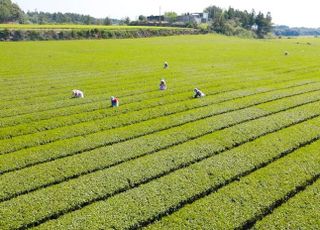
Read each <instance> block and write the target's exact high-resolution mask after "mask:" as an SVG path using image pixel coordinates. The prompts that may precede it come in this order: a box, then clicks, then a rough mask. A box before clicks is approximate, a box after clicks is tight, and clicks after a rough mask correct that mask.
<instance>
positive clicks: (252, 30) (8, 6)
mask: <svg viewBox="0 0 320 230" xmlns="http://www.w3.org/2000/svg"><path fill="white" fill-rule="evenodd" d="M204 12H206V13H208V15H209V22H208V24H207V25H206V28H205V30H207V31H208V32H217V33H221V34H226V35H238V36H246V37H258V38H263V37H265V36H267V35H268V34H269V33H270V32H271V31H272V17H271V14H270V13H267V14H266V15H264V14H263V13H261V12H259V13H257V14H256V13H255V11H254V10H252V11H251V12H248V11H246V10H245V11H241V10H237V9H234V8H232V7H229V8H228V9H227V10H224V9H222V8H220V7H217V6H209V7H207V8H206V9H205V10H204ZM166 16H167V18H170V22H171V23H173V22H174V21H175V20H174V18H175V17H177V14H176V13H174V12H168V13H167V15H166ZM139 20H143V21H145V20H146V17H144V16H142V15H141V16H140V17H139ZM8 22H18V23H21V24H26V23H33V24H85V25H110V24H130V19H129V18H128V17H126V18H125V19H123V20H115V19H110V18H108V17H106V18H103V19H98V18H94V17H91V16H89V15H81V14H75V13H45V12H37V11H35V12H27V13H24V12H23V11H22V10H21V9H20V7H19V6H18V5H17V4H15V3H12V2H11V0H0V23H8ZM185 26H186V27H194V28H199V29H203V25H198V24H197V23H193V24H192V23H191V24H190V23H187V24H186V25H185Z"/></svg>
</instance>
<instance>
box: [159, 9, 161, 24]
mask: <svg viewBox="0 0 320 230" xmlns="http://www.w3.org/2000/svg"><path fill="white" fill-rule="evenodd" d="M159 24H161V6H159Z"/></svg>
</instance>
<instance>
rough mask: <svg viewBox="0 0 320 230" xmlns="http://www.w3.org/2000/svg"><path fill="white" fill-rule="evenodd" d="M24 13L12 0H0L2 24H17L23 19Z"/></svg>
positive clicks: (0, 21) (0, 20)
mask: <svg viewBox="0 0 320 230" xmlns="http://www.w3.org/2000/svg"><path fill="white" fill-rule="evenodd" d="M23 16H24V13H23V11H22V10H21V9H20V8H19V6H18V5H17V4H13V3H12V2H11V0H0V23H4V22H15V21H21V20H22V19H23Z"/></svg>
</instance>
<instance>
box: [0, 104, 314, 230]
mask: <svg viewBox="0 0 320 230" xmlns="http://www.w3.org/2000/svg"><path fill="white" fill-rule="evenodd" d="M306 107H308V105H307V106H302V107H298V108H295V109H292V110H288V111H284V112H281V113H276V114H274V115H270V116H266V117H263V118H260V119H255V118H254V117H252V121H250V122H244V123H242V124H239V125H236V126H234V127H230V128H228V129H224V130H221V131H218V132H214V133H212V134H211V135H207V136H204V137H202V138H201V139H195V140H193V141H189V142H188V143H187V144H184V145H180V146H177V147H173V148H170V149H168V150H164V151H161V152H158V153H157V154H154V155H150V157H146V158H143V159H151V163H143V159H139V160H136V161H132V162H128V164H129V165H119V167H120V169H119V168H111V169H110V170H111V171H113V170H115V172H118V173H122V172H126V171H128V173H129V175H127V176H122V177H120V176H112V174H111V175H104V171H101V172H97V173H96V174H89V175H88V176H84V177H80V178H79V179H76V180H71V181H70V183H71V184H72V186H71V188H72V191H74V192H75V193H76V194H78V195H76V194H73V193H71V191H70V193H68V192H62V193H61V194H63V198H62V197H61V199H60V198H59V199H50V200H51V201H52V202H58V203H59V204H52V205H49V206H50V207H51V208H52V209H54V210H55V209H56V207H60V206H61V205H68V206H69V205H71V206H69V207H66V208H65V210H68V209H71V210H72V209H74V208H76V207H79V206H80V204H79V203H74V204H73V205H72V200H73V199H77V197H79V198H80V199H81V200H82V202H83V203H82V205H83V204H91V203H92V202H94V201H95V200H96V199H97V198H95V199H94V200H93V201H91V202H89V201H87V200H83V198H84V197H85V196H89V197H90V195H91V194H92V195H93V196H96V195H97V194H98V193H99V191H101V190H104V189H108V190H109V189H111V188H114V187H115V190H116V191H119V192H121V191H122V190H123V189H122V188H118V186H117V184H118V183H125V185H126V186H127V188H131V187H136V186H135V184H136V183H135V180H134V179H133V178H134V176H135V175H139V174H140V173H142V174H145V173H156V172H157V170H160V171H159V172H158V175H157V174H156V175H154V176H151V179H150V180H153V179H156V178H158V177H160V179H159V180H162V179H161V178H162V176H164V175H166V174H168V176H169V177H170V175H171V173H172V172H174V171H176V170H178V169H180V168H184V167H187V166H188V165H190V164H194V163H196V162H198V161H201V160H204V159H206V158H208V157H210V156H214V155H216V154H219V153H221V152H224V151H227V150H230V149H232V148H235V147H237V146H240V145H243V144H245V143H250V142H252V141H254V140H255V139H257V138H259V137H263V136H266V135H267V134H269V133H274V132H276V131H279V130H282V129H285V128H286V127H290V126H292V125H294V124H299V123H302V124H301V126H302V129H301V130H305V129H306V127H308V126H310V125H311V126H314V123H316V124H318V123H319V117H318V116H319V115H320V114H319V113H320V112H319V111H318V115H315V114H316V113H315V111H314V108H315V104H312V106H310V105H309V109H307V108H306ZM301 111H308V112H309V114H308V113H305V114H303V113H301ZM238 115H239V113H238ZM234 117H237V116H236V114H235V115H234ZM313 117H318V118H317V119H314V120H312V118H313ZM308 120H310V122H307V124H305V123H304V121H308ZM204 121H206V120H204ZM207 124H208V125H210V124H209V123H207ZM200 127H204V126H200ZM256 127H260V129H256ZM313 131H314V132H315V133H317V134H316V135H315V133H314V132H310V133H312V135H315V136H316V137H314V136H313V138H320V135H319V132H320V128H318V129H313ZM239 134H240V135H239ZM300 134H301V131H300ZM299 136H300V135H299ZM225 137H228V138H227V139H226V138H225ZM300 138H301V136H300ZM277 140H278V139H277ZM280 143H281V142H280ZM157 156H159V157H160V159H162V161H165V162H166V163H164V162H161V161H160V159H159V158H156V159H155V160H152V159H153V158H154V157H157ZM188 162H189V163H188ZM247 163H250V162H247ZM131 164H136V165H137V166H138V167H139V168H140V169H135V170H132V169H133V168H134V167H133V166H131ZM175 165H176V166H175ZM170 166H171V167H173V168H171V169H170ZM174 166H175V167H174ZM250 166H251V167H252V164H250ZM122 167H124V169H127V170H124V169H122ZM162 167H165V168H167V167H169V168H167V170H164V171H162V170H163V169H162ZM201 168H203V167H201ZM187 169H188V168H187ZM186 171H188V170H186ZM107 172H108V169H107ZM133 172H134V173H133ZM178 172H179V171H178ZM99 174H101V176H102V178H103V179H98V178H99V176H97V175H99ZM42 175H43V174H42ZM192 175H194V174H192ZM88 177H89V178H90V179H88ZM93 178H95V179H93ZM121 178H122V179H121ZM163 178H167V177H163ZM176 178H177V176H176ZM179 178H185V177H184V176H181V175H180V176H179ZM196 178H198V179H199V181H200V182H201V181H202V180H203V177H196ZM77 180H85V181H82V182H79V181H77ZM108 180H111V182H109V183H110V184H109V183H108V184H106V185H103V184H101V183H107V181H108ZM150 180H147V178H146V176H144V177H143V178H142V182H140V183H143V181H150ZM163 180H165V179H163ZM171 181H176V179H174V180H171ZM182 181H183V182H185V180H183V179H182ZM67 183H69V182H67ZM92 183H97V184H96V185H95V186H94V185H93V184H92ZM155 183H156V182H155ZM152 184H153V182H150V183H148V185H146V186H148V187H151V188H150V189H151V191H156V190H158V189H155V190H154V189H153V186H152ZM77 185H81V186H85V189H83V190H82V189H80V188H79V189H75V186H77ZM185 185H186V184H185ZM185 185H184V186H185ZM57 186H58V187H59V191H61V190H62V189H63V188H66V187H68V186H66V185H65V184H63V183H62V184H61V185H57ZM162 186H163V184H162ZM95 187H96V189H97V190H93V189H94V188H95ZM156 187H158V186H156ZM160 187H161V186H159V188H160ZM191 187H192V188H190V189H191V191H193V190H194V189H199V188H200V187H199V186H195V187H194V186H191ZM193 187H194V188H193ZM51 189H53V190H54V191H55V189H54V186H51V187H49V188H47V189H45V190H49V191H50V190H51ZM45 190H44V191H45ZM81 191H83V193H82V192H81ZM88 191H90V192H89V193H88ZM132 191H135V189H134V190H132ZM148 191H150V190H148ZM158 191H163V192H165V191H166V186H163V187H162V189H161V190H158ZM177 191H181V192H185V190H177ZM39 192H40V193H41V192H42V190H39ZM167 192H169V194H170V193H171V192H170V191H167ZM53 193H54V194H55V195H57V194H56V192H53ZM79 193H81V194H79ZM112 193H113V192H106V191H104V192H103V193H100V194H101V195H100V196H102V198H101V197H100V199H98V200H101V199H103V198H107V197H108V196H110V195H112ZM85 194H87V195H85ZM108 194H109V195H108ZM169 194H168V195H169ZM67 195H68V196H69V195H70V196H71V197H67ZM171 195H173V194H171ZM120 196H121V195H120ZM30 197H32V196H31V194H29V195H28V196H26V201H25V202H26V203H25V204H24V202H22V200H20V199H14V200H12V201H13V202H17V204H16V205H9V203H7V202H10V201H7V202H4V203H3V206H1V209H0V210H2V211H3V215H6V218H5V219H7V216H8V218H9V217H10V213H9V212H8V211H10V210H12V208H10V210H6V209H4V208H5V207H12V206H16V207H17V208H18V206H17V205H18V204H20V205H26V207H28V208H31V207H30V205H31V204H32V203H34V204H35V205H36V207H35V206H34V207H32V210H34V211H33V212H32V213H30V214H27V213H28V212H21V213H23V216H21V217H17V216H15V217H14V218H13V219H12V221H10V222H9V223H10V224H13V223H14V225H15V224H18V226H20V225H21V224H26V223H25V222H26V221H27V219H28V218H31V219H30V221H31V222H35V221H36V220H38V219H42V218H46V217H45V216H46V215H49V213H47V214H46V215H45V216H43V214H42V216H41V217H39V216H36V215H35V212H37V211H39V210H41V209H42V210H44V211H45V212H48V210H49V208H48V207H44V206H43V205H42V204H41V203H39V202H41V200H44V199H45V197H49V196H48V194H45V195H39V194H37V192H35V196H34V199H38V198H41V199H40V201H35V200H33V201H31V200H29V199H30ZM72 197H73V198H72ZM179 197H180V196H172V198H171V199H168V200H167V201H166V202H167V204H173V202H172V201H173V200H175V199H177V198H179ZM21 198H22V199H23V196H21ZM151 198H152V199H151ZM158 198H159V197H158ZM158 198H157V197H150V199H151V200H153V201H151V202H155V201H156V200H157V199H158ZM91 199H93V198H91ZM111 199H112V198H111ZM150 199H148V200H150ZM179 199H181V197H180V198H179ZM67 200H68V202H65V201H67ZM179 201H181V200H177V201H176V202H179ZM60 202H61V203H60ZM107 202H108V201H107ZM140 202H141V201H139V203H140ZM47 205H48V203H47ZM85 206H86V205H85ZM26 207H25V208H26ZM19 208H20V210H21V208H22V207H21V206H19ZM119 208H121V209H122V208H124V209H126V208H125V207H124V206H121V207H119ZM132 208H134V206H133V207H132ZM139 208H141V207H139ZM139 208H138V209H139ZM159 208H162V209H163V208H164V206H163V204H160V206H159ZM76 209H77V208H76ZM35 210H37V211H35ZM134 210H137V209H134ZM56 211H58V210H56ZM127 211H129V210H127ZM158 211H159V210H158V209H156V208H155V207H151V206H150V209H149V212H151V213H153V212H158ZM12 212H15V211H13V210H12ZM58 212H61V210H60V211H58ZM64 212H65V211H64ZM64 212H62V213H61V214H63V213H64ZM131 213H134V212H133V209H131ZM1 214H2V213H1ZM51 215H53V216H54V215H56V214H53V213H51ZM138 216H139V215H138ZM139 218H142V216H139ZM46 219H47V218H46ZM13 220H16V221H13ZM18 220H19V221H18ZM104 220H105V221H108V219H104ZM114 221H115V220H114ZM21 222H23V223H21ZM118 224H121V226H125V224H126V223H122V222H118ZM18 226H15V227H18ZM11 227H14V226H11Z"/></svg>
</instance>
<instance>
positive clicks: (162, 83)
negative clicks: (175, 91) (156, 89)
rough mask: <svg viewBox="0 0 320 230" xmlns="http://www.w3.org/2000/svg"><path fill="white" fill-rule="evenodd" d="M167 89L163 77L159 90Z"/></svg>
mask: <svg viewBox="0 0 320 230" xmlns="http://www.w3.org/2000/svg"><path fill="white" fill-rule="evenodd" d="M166 89H167V83H166V81H165V80H164V79H162V80H161V81H160V90H166Z"/></svg>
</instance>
